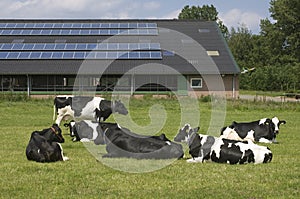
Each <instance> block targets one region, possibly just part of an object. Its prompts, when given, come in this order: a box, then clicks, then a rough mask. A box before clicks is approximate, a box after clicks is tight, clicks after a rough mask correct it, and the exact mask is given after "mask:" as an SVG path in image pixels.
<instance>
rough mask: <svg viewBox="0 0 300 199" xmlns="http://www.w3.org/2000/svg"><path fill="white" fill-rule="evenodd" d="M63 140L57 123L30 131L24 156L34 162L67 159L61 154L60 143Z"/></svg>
mask: <svg viewBox="0 0 300 199" xmlns="http://www.w3.org/2000/svg"><path fill="white" fill-rule="evenodd" d="M64 141H65V140H64V138H63V136H62V134H61V129H60V128H59V126H58V125H57V124H53V125H52V126H51V127H50V128H47V129H44V130H42V131H34V132H32V133H31V137H30V140H29V143H28V145H27V147H26V157H27V159H28V160H33V161H36V162H56V161H66V160H69V158H68V157H66V156H64V155H63V149H62V146H61V145H60V143H63V142H64Z"/></svg>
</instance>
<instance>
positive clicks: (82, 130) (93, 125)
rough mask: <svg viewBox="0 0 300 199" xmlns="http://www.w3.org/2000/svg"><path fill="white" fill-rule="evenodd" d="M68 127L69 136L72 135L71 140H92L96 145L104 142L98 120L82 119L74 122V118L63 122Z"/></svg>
mask: <svg viewBox="0 0 300 199" xmlns="http://www.w3.org/2000/svg"><path fill="white" fill-rule="evenodd" d="M64 126H65V127H68V128H69V131H70V136H71V137H73V142H76V141H81V142H90V141H94V143H95V144H96V145H99V144H105V143H104V139H103V134H102V130H101V126H100V124H99V123H98V122H94V121H91V120H82V121H80V122H75V121H74V120H72V121H70V122H69V123H65V124H64Z"/></svg>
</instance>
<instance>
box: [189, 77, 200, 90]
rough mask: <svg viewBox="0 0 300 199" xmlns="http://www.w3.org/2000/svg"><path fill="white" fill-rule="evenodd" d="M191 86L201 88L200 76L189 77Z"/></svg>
mask: <svg viewBox="0 0 300 199" xmlns="http://www.w3.org/2000/svg"><path fill="white" fill-rule="evenodd" d="M191 88H202V78H191Z"/></svg>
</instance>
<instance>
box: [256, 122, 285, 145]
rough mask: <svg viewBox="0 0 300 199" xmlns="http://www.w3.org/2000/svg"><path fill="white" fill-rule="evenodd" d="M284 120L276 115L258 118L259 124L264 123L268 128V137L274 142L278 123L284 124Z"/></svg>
mask: <svg viewBox="0 0 300 199" xmlns="http://www.w3.org/2000/svg"><path fill="white" fill-rule="evenodd" d="M285 123H286V121H284V120H279V119H278V118H277V117H273V118H272V119H269V118H264V119H261V120H260V123H259V124H260V125H265V126H266V127H267V129H268V134H269V139H272V142H274V143H275V142H276V135H277V134H278V133H279V126H280V124H285Z"/></svg>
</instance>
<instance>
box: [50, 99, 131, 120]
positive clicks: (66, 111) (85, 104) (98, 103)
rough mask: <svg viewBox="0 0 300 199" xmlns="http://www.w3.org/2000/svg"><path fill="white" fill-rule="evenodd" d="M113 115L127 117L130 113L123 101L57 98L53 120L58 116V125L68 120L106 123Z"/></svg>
mask: <svg viewBox="0 0 300 199" xmlns="http://www.w3.org/2000/svg"><path fill="white" fill-rule="evenodd" d="M111 113H119V114H122V115H127V114H128V111H127V109H126V108H125V106H124V104H123V103H122V102H121V101H118V100H116V101H109V100H105V99H104V98H101V97H90V96H57V97H55V99H54V115H53V120H54V119H55V115H56V114H57V117H56V120H55V123H56V124H58V125H60V122H61V121H62V120H68V119H74V120H75V121H81V120H93V121H97V120H99V121H105V120H106V119H107V118H108V117H109V116H110V115H111Z"/></svg>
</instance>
